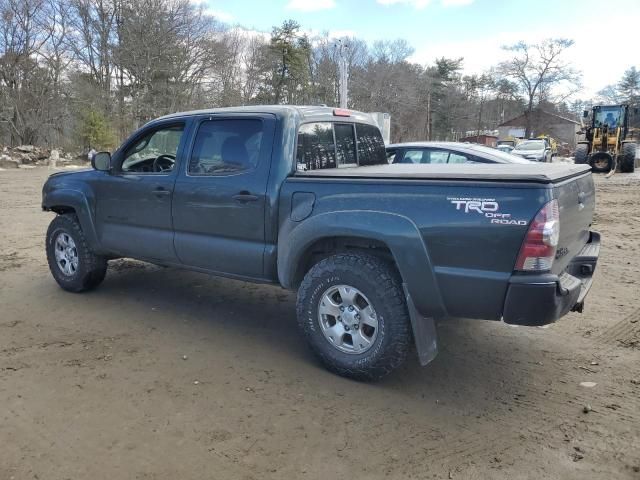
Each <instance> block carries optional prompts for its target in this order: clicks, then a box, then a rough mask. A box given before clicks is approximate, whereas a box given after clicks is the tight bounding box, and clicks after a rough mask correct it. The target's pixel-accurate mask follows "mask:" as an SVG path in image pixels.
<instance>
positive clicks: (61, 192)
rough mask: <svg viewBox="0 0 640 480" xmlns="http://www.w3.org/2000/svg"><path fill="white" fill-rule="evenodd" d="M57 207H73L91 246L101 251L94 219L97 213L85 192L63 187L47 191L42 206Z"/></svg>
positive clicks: (48, 208)
mask: <svg viewBox="0 0 640 480" xmlns="http://www.w3.org/2000/svg"><path fill="white" fill-rule="evenodd" d="M57 207H64V208H73V210H74V211H75V214H76V216H77V217H78V220H79V222H80V227H81V228H82V232H83V233H84V235H85V237H86V239H87V242H88V243H89V246H90V247H91V249H92V250H94V251H100V242H99V241H98V234H97V232H96V228H95V221H94V220H95V214H94V211H93V209H92V208H91V204H90V202H89V199H88V198H87V195H86V194H85V192H82V191H80V190H75V189H71V188H61V189H55V190H52V191H50V192H47V193H45V194H44V196H43V199H42V208H43V209H44V210H54V209H55V208H57Z"/></svg>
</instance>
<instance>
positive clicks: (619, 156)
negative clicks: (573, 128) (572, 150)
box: [575, 105, 640, 175]
mask: <svg viewBox="0 0 640 480" xmlns="http://www.w3.org/2000/svg"><path fill="white" fill-rule="evenodd" d="M585 120H587V121H588V124H587V125H585ZM638 120H640V115H638V108H637V107H635V108H630V107H629V105H596V106H594V107H593V108H592V109H591V111H589V110H585V111H584V112H583V117H582V121H581V123H582V129H581V131H580V133H583V134H584V135H585V140H584V141H581V142H578V144H577V146H576V154H575V162H576V163H586V164H589V165H591V170H592V171H593V172H596V173H607V172H610V174H611V175H613V173H615V172H616V171H620V172H633V171H634V170H635V168H636V167H640V162H639V161H638V160H637V159H636V143H637V142H638V140H639V139H640V128H638V125H637V122H638Z"/></svg>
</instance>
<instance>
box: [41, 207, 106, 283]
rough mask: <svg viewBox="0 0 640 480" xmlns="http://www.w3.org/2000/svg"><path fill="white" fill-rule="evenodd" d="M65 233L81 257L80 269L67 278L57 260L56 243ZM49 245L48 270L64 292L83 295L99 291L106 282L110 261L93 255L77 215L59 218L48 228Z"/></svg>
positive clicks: (59, 216)
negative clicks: (96, 289)
mask: <svg viewBox="0 0 640 480" xmlns="http://www.w3.org/2000/svg"><path fill="white" fill-rule="evenodd" d="M62 232H64V233H66V234H67V235H69V236H70V237H71V238H72V239H73V241H74V243H75V247H76V250H77V253H78V268H77V270H76V271H75V273H74V274H72V275H65V274H64V273H63V272H62V271H61V269H60V267H59V266H58V264H57V260H56V255H55V241H56V238H57V237H58V235H59V234H60V233H62ZM46 242H47V243H46V250H47V261H48V263H49V270H50V271H51V275H53V278H54V279H55V281H56V282H58V285H60V286H61V287H62V288H63V289H64V290H67V291H69V292H76V293H77V292H84V291H86V290H91V289H92V288H95V287H97V286H98V285H99V284H100V283H101V282H102V281H103V280H104V277H105V275H106V274H107V259H106V258H105V257H102V256H100V255H96V254H95V253H93V252H92V251H91V249H90V248H89V244H88V242H87V239H86V237H85V235H84V232H83V231H82V228H81V227H80V222H79V221H78V217H76V215H75V214H72V213H67V214H63V215H57V216H56V217H55V218H54V219H53V220H52V221H51V224H49V228H48V230H47V238H46Z"/></svg>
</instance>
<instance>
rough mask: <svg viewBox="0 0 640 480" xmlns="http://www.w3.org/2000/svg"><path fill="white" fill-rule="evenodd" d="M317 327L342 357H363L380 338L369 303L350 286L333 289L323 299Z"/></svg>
mask: <svg viewBox="0 0 640 480" xmlns="http://www.w3.org/2000/svg"><path fill="white" fill-rule="evenodd" d="M318 323H319V324H320V329H321V331H322V334H323V335H324V337H325V338H326V339H327V341H328V342H329V344H331V346H333V347H334V348H335V349H336V350H339V351H340V352H343V353H350V354H356V355H357V354H362V353H364V352H366V351H367V350H369V349H370V348H371V347H372V346H373V344H374V343H375V340H376V338H377V336H378V316H377V314H376V312H375V310H374V308H373V305H372V303H371V302H370V301H369V299H368V298H367V297H366V296H365V295H364V294H363V293H362V292H361V291H360V290H358V289H357V288H355V287H352V286H350V285H333V286H331V287H329V288H328V289H327V290H325V292H324V293H323V294H322V296H321V297H320V302H319V304H318Z"/></svg>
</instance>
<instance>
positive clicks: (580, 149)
mask: <svg viewBox="0 0 640 480" xmlns="http://www.w3.org/2000/svg"><path fill="white" fill-rule="evenodd" d="M588 161H589V145H588V144H586V143H579V144H578V145H576V153H575V163H577V164H585V163H588Z"/></svg>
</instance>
